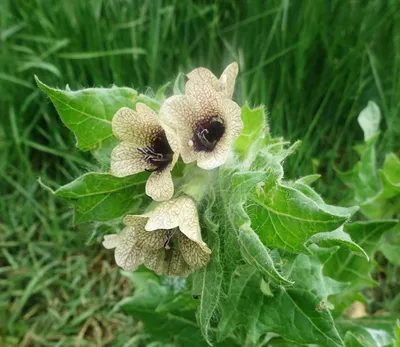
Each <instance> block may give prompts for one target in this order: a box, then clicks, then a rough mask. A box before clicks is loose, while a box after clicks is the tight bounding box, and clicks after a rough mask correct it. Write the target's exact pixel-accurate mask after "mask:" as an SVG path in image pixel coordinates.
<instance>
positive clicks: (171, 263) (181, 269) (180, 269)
mask: <svg viewBox="0 0 400 347" xmlns="http://www.w3.org/2000/svg"><path fill="white" fill-rule="evenodd" d="M166 253H167V254H166V255H167V256H166V259H165V262H164V272H165V274H166V275H168V276H187V275H188V274H189V273H190V272H191V271H190V269H189V266H188V264H187V263H186V262H185V259H184V258H183V256H182V253H181V252H179V251H175V250H169V251H166Z"/></svg>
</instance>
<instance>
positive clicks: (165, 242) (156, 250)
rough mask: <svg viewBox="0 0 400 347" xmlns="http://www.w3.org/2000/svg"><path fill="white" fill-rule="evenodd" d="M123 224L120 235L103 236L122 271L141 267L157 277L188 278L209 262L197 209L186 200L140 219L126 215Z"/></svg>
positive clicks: (169, 203) (182, 198) (163, 205)
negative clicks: (143, 266) (141, 265)
mask: <svg viewBox="0 0 400 347" xmlns="http://www.w3.org/2000/svg"><path fill="white" fill-rule="evenodd" d="M124 224H125V225H127V227H125V228H124V229H123V230H122V232H121V233H120V234H114V235H106V236H105V237H104V242H103V245H104V247H105V248H107V249H113V248H115V261H116V263H117V265H119V266H121V267H122V268H123V269H125V270H135V269H137V267H138V266H139V265H140V264H144V265H145V266H146V267H147V268H149V269H151V270H154V271H155V272H156V273H157V274H159V275H160V274H162V273H165V274H166V275H168V276H187V275H188V274H189V273H191V272H192V271H194V270H195V269H198V268H201V267H204V266H206V265H207V263H208V262H209V260H210V254H211V250H210V249H209V248H208V247H207V245H206V244H205V243H204V242H203V240H202V238H201V232H200V225H199V219H198V215H197V210H196V205H195V203H194V202H193V200H192V199H191V198H189V197H187V196H180V197H179V198H177V199H174V200H169V201H166V202H163V203H160V204H159V205H158V206H157V207H155V208H154V209H153V210H152V211H150V212H149V213H146V214H143V215H127V216H125V218H124Z"/></svg>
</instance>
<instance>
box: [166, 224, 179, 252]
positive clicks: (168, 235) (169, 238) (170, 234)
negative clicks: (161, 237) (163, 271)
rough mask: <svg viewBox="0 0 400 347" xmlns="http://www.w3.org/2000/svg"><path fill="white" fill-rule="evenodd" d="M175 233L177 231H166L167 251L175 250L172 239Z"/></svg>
mask: <svg viewBox="0 0 400 347" xmlns="http://www.w3.org/2000/svg"><path fill="white" fill-rule="evenodd" d="M175 232H176V229H171V230H166V233H165V234H166V239H165V242H164V248H165V249H166V250H169V249H171V248H173V246H174V244H173V240H172V238H173V236H174V234H175Z"/></svg>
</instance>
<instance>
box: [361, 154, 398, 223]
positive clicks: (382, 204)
mask: <svg viewBox="0 0 400 347" xmlns="http://www.w3.org/2000/svg"><path fill="white" fill-rule="evenodd" d="M379 176H380V179H381V181H382V187H381V189H380V191H379V192H378V193H377V194H376V195H375V196H373V197H372V198H370V199H368V200H366V201H364V202H363V204H362V209H363V211H364V213H365V214H367V215H368V216H370V217H373V218H383V217H388V218H391V217H393V216H396V215H399V214H400V160H399V158H398V157H397V156H396V155H395V154H393V153H391V154H389V155H388V156H387V157H386V159H385V162H384V165H383V169H381V170H379Z"/></svg>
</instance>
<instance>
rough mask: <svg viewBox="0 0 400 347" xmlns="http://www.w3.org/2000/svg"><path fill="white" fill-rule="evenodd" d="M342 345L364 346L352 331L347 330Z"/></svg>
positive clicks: (347, 346)
mask: <svg viewBox="0 0 400 347" xmlns="http://www.w3.org/2000/svg"><path fill="white" fill-rule="evenodd" d="M344 345H345V346H346V347H365V345H363V344H362V343H361V338H360V337H357V336H355V335H354V334H353V333H352V332H350V331H348V332H347V333H346V335H345V337H344Z"/></svg>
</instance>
